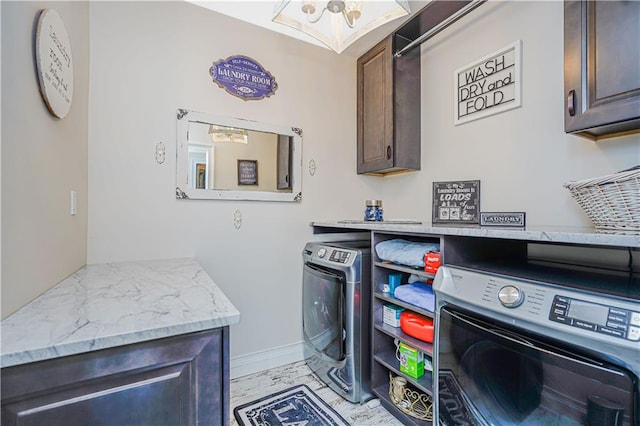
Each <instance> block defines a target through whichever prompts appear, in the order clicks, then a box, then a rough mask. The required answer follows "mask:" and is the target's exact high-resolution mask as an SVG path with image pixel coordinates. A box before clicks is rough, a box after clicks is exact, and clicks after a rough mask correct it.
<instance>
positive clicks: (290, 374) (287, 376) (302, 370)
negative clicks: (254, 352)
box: [229, 361, 402, 426]
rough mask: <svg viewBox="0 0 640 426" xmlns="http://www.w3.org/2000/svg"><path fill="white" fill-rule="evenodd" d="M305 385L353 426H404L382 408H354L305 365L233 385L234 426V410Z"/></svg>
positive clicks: (267, 372) (234, 424)
mask: <svg viewBox="0 0 640 426" xmlns="http://www.w3.org/2000/svg"><path fill="white" fill-rule="evenodd" d="M298 384H305V385H307V386H309V388H310V389H311V390H313V391H314V392H315V393H316V394H317V395H318V396H320V397H321V398H322V399H323V400H324V401H325V402H326V403H327V404H329V405H330V406H331V407H332V408H333V409H334V410H336V411H337V412H338V413H339V414H340V415H341V416H342V417H344V418H345V420H347V421H348V422H349V423H350V424H351V425H352V426H361V425H362V426H382V425H384V426H387V425H389V426H394V425H398V426H399V425H402V423H401V422H400V421H398V419H396V418H395V417H393V416H392V415H391V414H390V413H389V412H388V411H387V410H386V409H384V408H383V407H382V406H380V405H378V406H377V407H374V408H369V407H368V405H367V404H362V405H358V404H352V403H351V402H349V401H347V400H345V399H343V398H342V397H340V396H339V395H338V394H336V393H335V392H333V391H332V390H331V389H329V388H328V387H327V385H326V384H324V383H322V382H321V381H319V380H318V379H317V378H316V377H315V376H314V375H313V374H312V373H311V370H309V368H308V367H307V365H306V364H305V362H304V361H300V362H296V363H293V364H288V365H284V366H281V367H276V368H272V369H270V370H265V371H262V372H259V373H256V374H251V375H248V376H244V377H238V378H236V379H233V380H232V381H231V404H230V405H231V420H230V422H229V424H230V426H237V425H238V423H237V422H236V419H235V418H234V417H233V409H234V408H235V407H236V406H238V405H242V404H244V403H247V402H250V401H253V400H255V399H258V398H261V397H263V396H266V395H269V394H271V393H274V392H278V391H280V390H284V389H286V388H289V387H291V386H295V385H298Z"/></svg>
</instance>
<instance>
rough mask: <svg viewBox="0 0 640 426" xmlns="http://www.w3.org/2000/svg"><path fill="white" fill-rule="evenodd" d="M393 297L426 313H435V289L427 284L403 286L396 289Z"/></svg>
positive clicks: (417, 283) (419, 283)
mask: <svg viewBox="0 0 640 426" xmlns="http://www.w3.org/2000/svg"><path fill="white" fill-rule="evenodd" d="M393 296H394V297H395V298H396V299H398V300H402V301H403V302H407V303H410V304H412V305H415V306H417V307H419V308H422V309H424V310H426V311H429V312H433V311H434V307H435V296H434V295H433V287H431V285H429V284H427V283H424V282H415V283H411V284H403V285H401V286H399V287H397V288H396V291H395V292H394V293H393Z"/></svg>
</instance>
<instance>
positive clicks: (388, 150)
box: [387, 145, 391, 160]
mask: <svg viewBox="0 0 640 426" xmlns="http://www.w3.org/2000/svg"><path fill="white" fill-rule="evenodd" d="M387 160H391V145H387Z"/></svg>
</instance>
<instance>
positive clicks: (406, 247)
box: [376, 239, 440, 268]
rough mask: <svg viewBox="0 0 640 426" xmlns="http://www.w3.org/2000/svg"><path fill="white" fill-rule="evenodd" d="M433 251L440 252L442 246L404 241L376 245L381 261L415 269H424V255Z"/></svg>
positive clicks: (398, 240)
mask: <svg viewBox="0 0 640 426" xmlns="http://www.w3.org/2000/svg"><path fill="white" fill-rule="evenodd" d="M433 250H440V244H427V243H416V242H413V241H406V240H402V239H394V240H387V241H382V242H379V243H378V244H376V253H377V254H378V257H379V258H380V259H382V260H388V261H391V262H393V263H397V264H400V265H406V266H411V267H414V268H424V254H425V253H428V252H430V251H433Z"/></svg>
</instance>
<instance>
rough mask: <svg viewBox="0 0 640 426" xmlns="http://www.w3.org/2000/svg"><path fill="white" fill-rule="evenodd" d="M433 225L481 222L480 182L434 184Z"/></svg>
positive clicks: (474, 223) (475, 223)
mask: <svg viewBox="0 0 640 426" xmlns="http://www.w3.org/2000/svg"><path fill="white" fill-rule="evenodd" d="M432 212H433V217H432V219H433V224H434V225H435V224H456V225H462V224H472V225H477V224H478V222H479V214H480V213H479V212H480V181H479V180H466V181H454V182H433V208H432Z"/></svg>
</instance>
